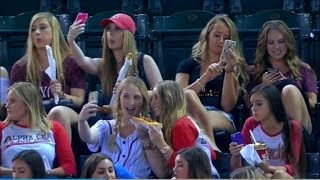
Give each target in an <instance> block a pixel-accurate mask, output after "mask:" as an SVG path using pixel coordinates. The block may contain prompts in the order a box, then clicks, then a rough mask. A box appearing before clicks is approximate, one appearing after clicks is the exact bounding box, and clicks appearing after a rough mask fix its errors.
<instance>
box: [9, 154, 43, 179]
mask: <svg viewBox="0 0 320 180" xmlns="http://www.w3.org/2000/svg"><path fill="white" fill-rule="evenodd" d="M12 169H13V174H12V176H13V178H15V179H40V178H45V177H46V169H45V166H44V163H43V159H42V158H41V156H40V154H39V153H38V152H37V151H36V150H23V151H21V152H19V153H18V154H16V155H15V156H14V157H13V159H12Z"/></svg>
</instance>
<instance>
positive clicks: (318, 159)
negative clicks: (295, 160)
mask: <svg viewBox="0 0 320 180" xmlns="http://www.w3.org/2000/svg"><path fill="white" fill-rule="evenodd" d="M306 161H307V169H306V178H310V179H318V178H319V177H320V153H319V152H315V153H307V159H306Z"/></svg>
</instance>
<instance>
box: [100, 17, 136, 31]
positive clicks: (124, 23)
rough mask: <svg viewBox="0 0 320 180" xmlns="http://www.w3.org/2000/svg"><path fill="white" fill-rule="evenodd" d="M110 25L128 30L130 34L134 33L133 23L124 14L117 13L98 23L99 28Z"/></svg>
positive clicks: (134, 26)
mask: <svg viewBox="0 0 320 180" xmlns="http://www.w3.org/2000/svg"><path fill="white" fill-rule="evenodd" d="M110 23H114V24H115V25H116V26H117V27H118V28H120V29H123V30H129V31H130V32H131V33H132V34H135V32H136V24H135V22H134V21H133V20H132V18H131V17H130V16H128V15H126V14H123V13H118V14H115V15H113V16H112V17H111V18H105V19H103V20H102V21H101V22H100V26H101V27H103V28H105V27H106V26H107V25H108V24H110Z"/></svg>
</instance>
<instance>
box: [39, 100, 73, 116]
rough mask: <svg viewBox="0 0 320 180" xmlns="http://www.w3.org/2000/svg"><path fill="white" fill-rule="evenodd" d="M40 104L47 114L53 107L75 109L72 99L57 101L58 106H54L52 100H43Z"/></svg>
mask: <svg viewBox="0 0 320 180" xmlns="http://www.w3.org/2000/svg"><path fill="white" fill-rule="evenodd" d="M42 104H43V106H44V108H45V110H46V112H47V113H49V111H50V110H51V109H52V108H53V107H55V106H66V107H69V108H71V109H74V107H75V106H74V104H73V101H72V99H59V102H58V104H56V103H55V102H54V99H49V100H43V101H42Z"/></svg>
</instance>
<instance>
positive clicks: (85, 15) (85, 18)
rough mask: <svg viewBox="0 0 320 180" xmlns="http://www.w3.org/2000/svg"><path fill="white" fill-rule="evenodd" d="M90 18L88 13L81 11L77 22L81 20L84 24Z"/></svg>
mask: <svg viewBox="0 0 320 180" xmlns="http://www.w3.org/2000/svg"><path fill="white" fill-rule="evenodd" d="M87 19H88V13H84V12H79V13H78V15H77V18H76V22H77V21H80V23H81V24H84V23H86V22H87Z"/></svg>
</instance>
